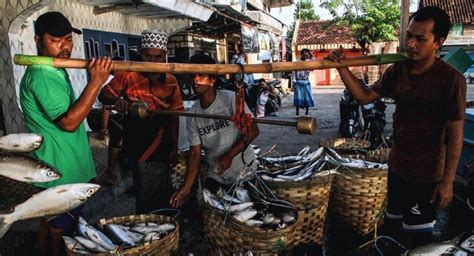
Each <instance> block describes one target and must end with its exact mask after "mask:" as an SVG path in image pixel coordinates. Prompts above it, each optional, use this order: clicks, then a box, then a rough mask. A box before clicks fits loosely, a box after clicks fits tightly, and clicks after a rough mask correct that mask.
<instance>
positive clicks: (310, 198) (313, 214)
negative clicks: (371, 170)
mask: <svg viewBox="0 0 474 256" xmlns="http://www.w3.org/2000/svg"><path fill="white" fill-rule="evenodd" d="M332 182H333V176H332V175H328V176H326V177H319V178H316V179H311V180H303V181H289V182H277V181H266V184H267V186H268V187H269V188H270V189H271V190H272V191H273V192H274V193H275V194H276V196H277V197H278V198H280V199H282V200H285V201H288V202H290V203H292V204H293V205H294V206H295V207H296V210H297V211H298V220H297V221H296V227H295V239H294V240H295V245H299V244H307V243H317V244H321V243H322V238H323V233H324V223H325V221H326V212H327V208H328V202H329V195H330V192H331V185H332Z"/></svg>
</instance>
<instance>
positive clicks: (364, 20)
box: [321, 0, 400, 52]
mask: <svg viewBox="0 0 474 256" xmlns="http://www.w3.org/2000/svg"><path fill="white" fill-rule="evenodd" d="M321 7H322V8H325V9H327V10H328V11H329V12H330V13H331V14H332V15H333V16H334V17H335V20H336V22H337V23H338V24H340V25H346V26H349V27H350V28H351V29H352V33H353V34H352V36H353V37H354V38H355V39H356V40H357V42H358V43H359V45H360V46H361V48H362V49H363V50H364V52H366V49H367V48H368V46H369V45H370V44H371V43H372V42H380V41H393V40H396V39H397V35H396V32H397V29H398V28H399V26H400V1H399V0H352V1H350V0H325V1H324V2H323V3H322V4H321ZM341 11H342V12H341ZM341 13H342V14H341Z"/></svg>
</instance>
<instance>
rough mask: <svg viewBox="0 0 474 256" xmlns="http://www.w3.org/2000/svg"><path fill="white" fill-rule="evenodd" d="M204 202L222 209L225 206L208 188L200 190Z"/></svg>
mask: <svg viewBox="0 0 474 256" xmlns="http://www.w3.org/2000/svg"><path fill="white" fill-rule="evenodd" d="M202 194H203V198H204V202H206V203H208V204H209V205H211V206H212V207H215V208H217V209H220V210H224V209H225V208H226V207H224V205H223V204H222V203H220V202H219V200H218V199H217V198H216V196H214V195H213V194H212V193H211V192H210V191H209V190H207V189H203V191H202Z"/></svg>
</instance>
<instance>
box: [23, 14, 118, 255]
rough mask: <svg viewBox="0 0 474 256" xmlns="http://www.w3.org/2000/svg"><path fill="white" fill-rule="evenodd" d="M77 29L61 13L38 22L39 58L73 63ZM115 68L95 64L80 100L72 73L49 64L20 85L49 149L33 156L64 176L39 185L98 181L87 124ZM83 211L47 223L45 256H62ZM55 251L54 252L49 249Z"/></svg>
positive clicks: (42, 233) (41, 241)
mask: <svg viewBox="0 0 474 256" xmlns="http://www.w3.org/2000/svg"><path fill="white" fill-rule="evenodd" d="M73 32H74V33H76V34H81V33H82V32H81V31H80V30H78V29H76V28H73V27H72V26H71V23H70V22H69V21H68V19H67V18H66V17H64V15H62V14H61V13H59V12H47V13H45V14H43V15H41V16H40V17H38V19H37V20H36V23H35V41H36V46H37V48H38V55H40V56H50V57H59V58H70V57H71V52H72V49H73V47H74V43H73V38H72V33H73ZM111 69H112V62H111V60H110V58H101V59H92V60H91V61H90V63H89V66H88V71H89V81H88V83H87V85H86V86H85V88H84V90H83V91H82V93H81V95H80V96H79V98H78V99H76V96H75V95H74V92H73V90H72V87H71V82H70V81H69V76H68V74H67V72H66V70H64V69H62V68H55V67H50V66H46V65H33V66H29V67H28V68H27V69H26V72H25V74H24V75H23V78H22V80H21V83H20V104H21V108H22V111H23V115H24V118H25V123H26V126H27V128H28V130H30V131H31V132H34V133H38V134H41V135H42V136H43V144H42V145H41V147H40V148H38V149H37V150H36V151H35V152H34V153H33V154H34V155H35V156H36V157H37V158H38V159H40V160H42V161H44V162H46V163H48V164H50V165H51V166H53V167H54V168H56V169H57V170H58V171H59V172H60V173H61V176H62V177H61V179H59V180H56V181H53V182H48V183H39V184H35V185H37V186H40V187H43V188H49V187H53V186H56V185H60V184H69V183H81V182H89V181H90V180H91V179H93V178H95V177H96V173H95V165H94V161H93V159H92V153H91V150H90V146H89V140H88V138H87V134H86V130H85V128H84V125H83V124H82V123H83V121H84V119H85V118H86V117H87V115H88V114H89V111H90V110H91V107H92V104H93V103H94V100H95V99H96V97H97V94H98V93H99V91H100V87H101V86H102V84H103V83H104V82H105V81H106V80H107V78H108V76H109V73H110V71H111ZM81 212H82V208H81V207H79V208H76V209H74V210H73V211H71V213H65V214H62V215H60V216H58V217H56V218H54V219H52V220H49V221H42V222H41V224H40V229H39V231H38V249H39V253H38V254H39V255H46V254H48V255H62V254H63V253H64V248H63V244H64V242H63V239H62V237H61V236H62V235H72V232H73V230H74V227H75V224H76V221H75V220H74V219H73V218H72V217H71V216H70V215H71V214H72V215H75V216H76V217H77V215H81ZM48 246H49V248H48Z"/></svg>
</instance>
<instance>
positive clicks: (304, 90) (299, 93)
mask: <svg viewBox="0 0 474 256" xmlns="http://www.w3.org/2000/svg"><path fill="white" fill-rule="evenodd" d="M311 57H312V56H311V52H310V51H309V50H308V49H306V48H305V49H303V50H301V57H300V59H301V61H311ZM310 72H311V71H310V70H303V71H294V72H293V76H292V80H293V85H294V96H293V97H294V98H293V105H294V106H295V107H296V116H299V115H300V108H304V109H305V110H306V112H305V114H306V115H308V114H309V108H311V107H314V99H313V93H312V92H311V82H310V81H309V74H310Z"/></svg>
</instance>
